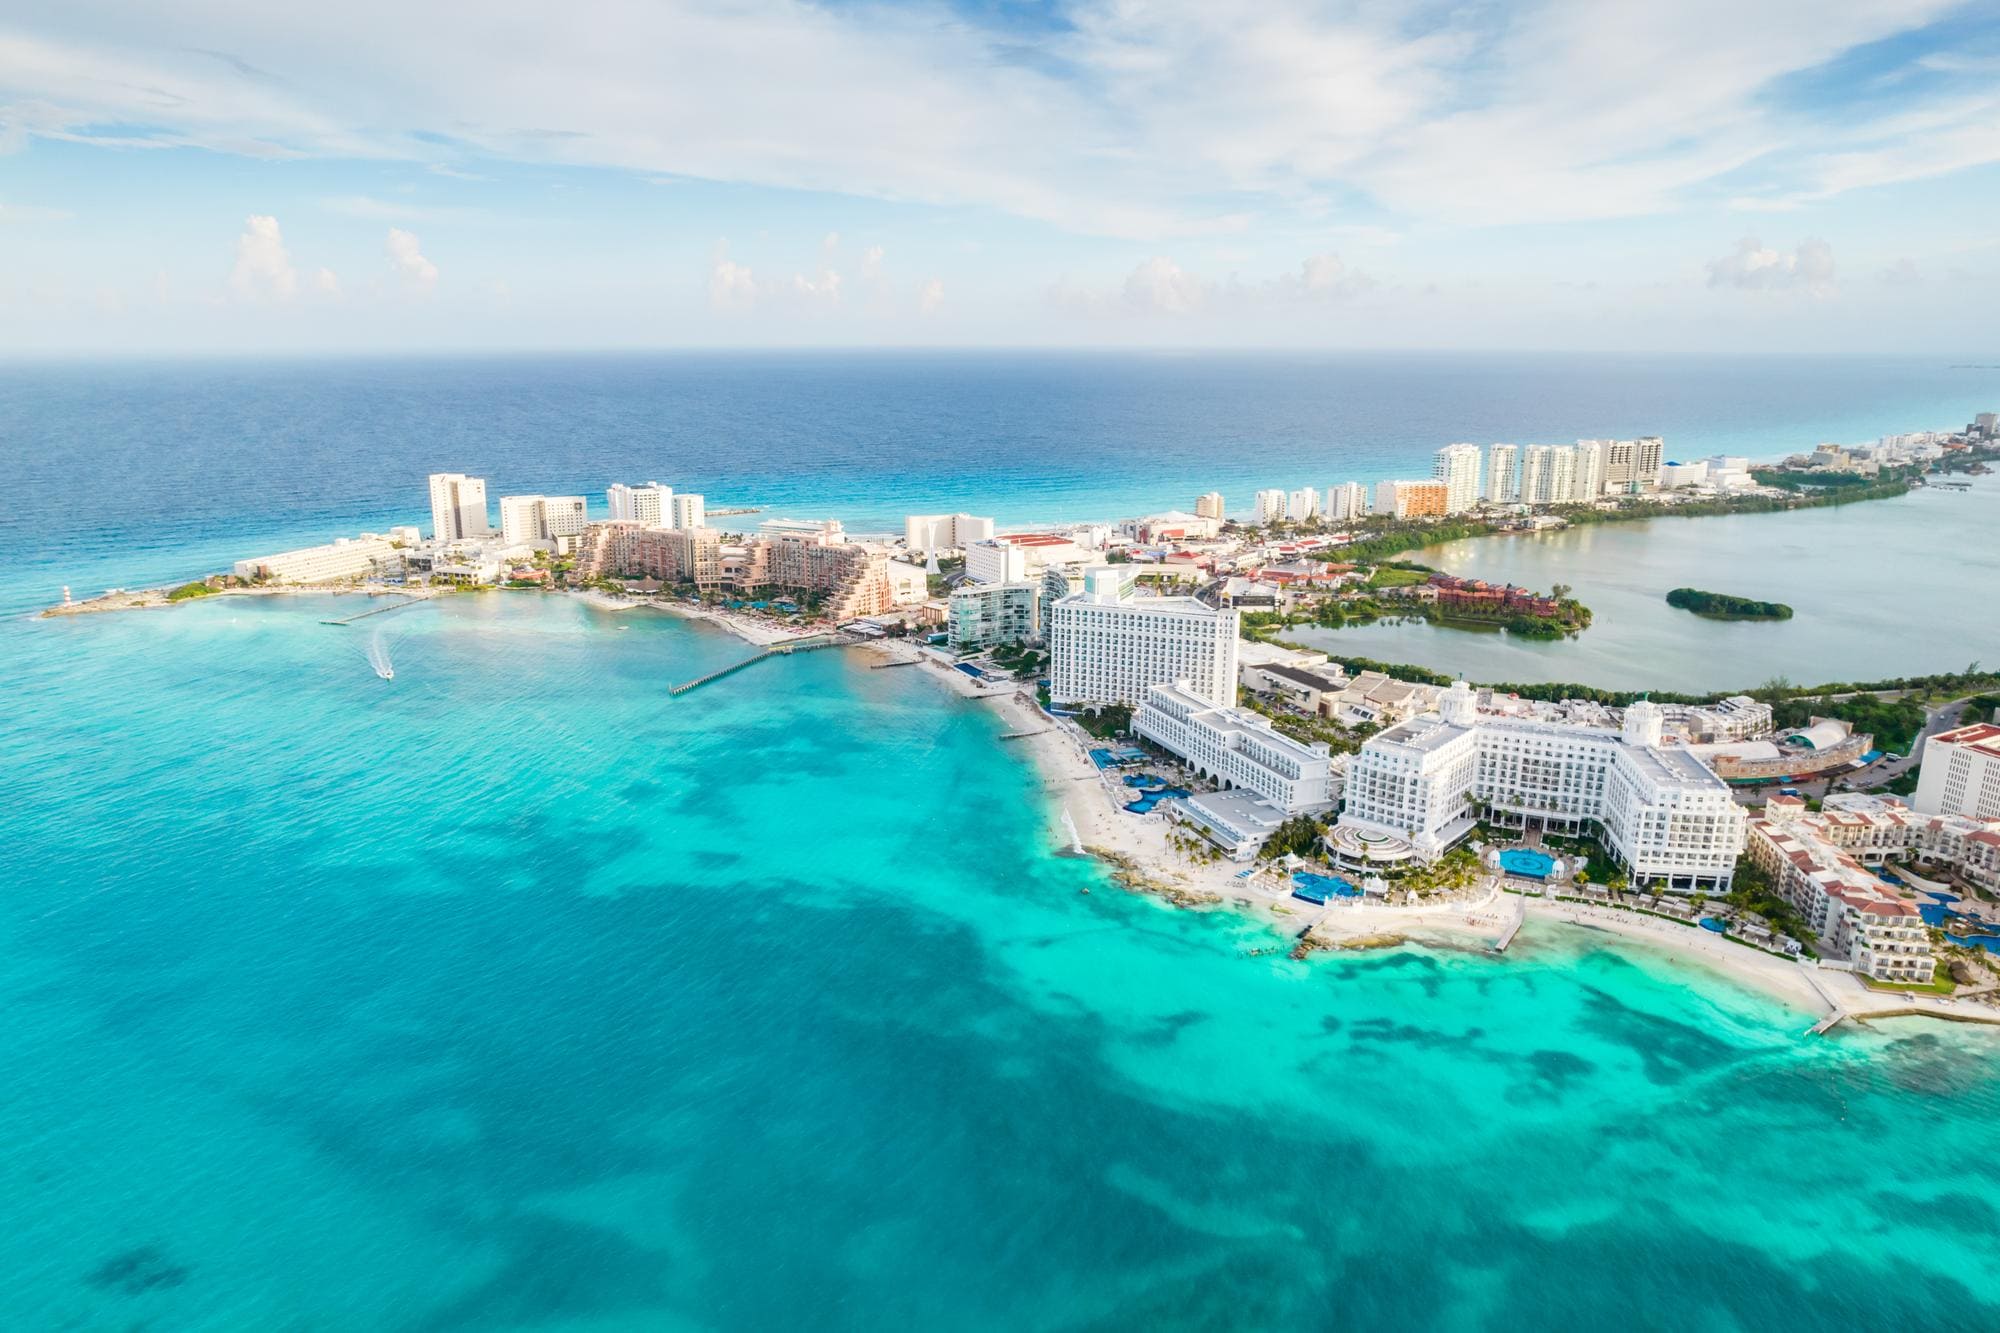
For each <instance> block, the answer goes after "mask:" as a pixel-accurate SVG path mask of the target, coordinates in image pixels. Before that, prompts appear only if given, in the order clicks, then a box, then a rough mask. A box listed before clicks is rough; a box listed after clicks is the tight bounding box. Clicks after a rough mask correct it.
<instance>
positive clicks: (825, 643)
mask: <svg viewBox="0 0 2000 1333" xmlns="http://www.w3.org/2000/svg"><path fill="white" fill-rule="evenodd" d="M860 642H862V640H860V639H849V638H843V637H840V636H836V635H831V634H812V635H807V636H805V637H803V638H798V639H787V640H785V641H784V642H782V643H771V644H766V645H765V646H764V647H763V648H762V649H760V650H759V651H758V652H756V653H753V654H751V655H750V656H749V657H746V658H743V659H742V660H741V661H737V662H731V663H730V664H729V665H728V666H723V667H717V668H716V669H715V670H713V671H711V672H709V673H708V674H707V675H705V676H696V677H695V678H694V679H693V680H684V681H682V682H681V683H680V684H678V685H675V686H672V687H671V688H669V689H668V690H667V694H668V696H669V697H672V696H676V695H682V694H686V693H687V692H688V691H689V690H696V689H700V688H701V687H702V686H704V685H706V684H708V683H709V682H711V681H717V680H721V679H722V678H723V677H724V676H733V675H735V674H736V673H737V672H739V671H741V670H742V669H743V668H744V667H748V666H755V665H757V663H759V662H764V661H768V660H770V659H771V658H773V657H790V656H791V655H792V654H793V653H812V652H818V651H819V650H820V649H822V648H848V647H852V646H853V645H854V644H856V643H860Z"/></svg>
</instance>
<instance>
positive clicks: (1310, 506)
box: [1285, 486, 1319, 523]
mask: <svg viewBox="0 0 2000 1333" xmlns="http://www.w3.org/2000/svg"><path fill="white" fill-rule="evenodd" d="M1285 517H1286V518H1289V519H1290V520H1292V522H1294V523H1303V522H1305V521H1306V520H1307V519H1312V518H1318V517H1319V492H1318V491H1317V490H1315V489H1314V488H1312V487H1311V486H1307V487H1305V488H1304V489H1302V490H1296V491H1293V492H1292V494H1291V498H1290V499H1288V500H1287V501H1286V502H1285Z"/></svg>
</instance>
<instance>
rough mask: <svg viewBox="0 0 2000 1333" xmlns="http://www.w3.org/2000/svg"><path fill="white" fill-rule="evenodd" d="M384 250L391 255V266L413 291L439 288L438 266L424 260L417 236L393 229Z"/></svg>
mask: <svg viewBox="0 0 2000 1333" xmlns="http://www.w3.org/2000/svg"><path fill="white" fill-rule="evenodd" d="M384 249H385V250H386V251H387V252H388V255H389V266H390V267H391V268H393V269H394V270H395V271H396V273H397V275H398V276H399V277H400V278H401V279H402V280H403V282H404V284H405V285H406V286H407V287H409V288H410V289H411V290H413V291H417V292H428V291H430V290H431V289H432V288H434V287H436V286H437V279H438V270H437V265H436V264H433V263H432V262H431V261H430V260H428V259H426V258H424V254H423V250H422V249H421V248H420V247H419V244H418V241H417V238H416V237H415V236H412V235H411V234H410V233H409V232H406V231H404V230H403V229H402V228H400V227H391V228H389V237H388V240H387V241H385V242H384Z"/></svg>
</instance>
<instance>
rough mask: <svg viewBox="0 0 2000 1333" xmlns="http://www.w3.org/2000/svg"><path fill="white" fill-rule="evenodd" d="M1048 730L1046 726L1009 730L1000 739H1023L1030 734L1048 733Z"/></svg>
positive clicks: (1040, 734)
mask: <svg viewBox="0 0 2000 1333" xmlns="http://www.w3.org/2000/svg"><path fill="white" fill-rule="evenodd" d="M1048 730H1049V729H1048V728H1047V727H1042V728H1040V729H1039V730H1036V731H1010V732H1008V733H1007V734H1006V735H1004V736H1002V737H1001V738H1000V739H1001V740H1003V741H1024V740H1026V739H1028V737H1030V736H1043V735H1046V734H1048Z"/></svg>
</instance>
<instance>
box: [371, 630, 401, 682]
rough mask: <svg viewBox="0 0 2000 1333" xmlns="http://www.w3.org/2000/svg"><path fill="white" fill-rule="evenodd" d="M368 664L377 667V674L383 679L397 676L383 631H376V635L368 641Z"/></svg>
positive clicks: (391, 678)
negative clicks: (383, 637)
mask: <svg viewBox="0 0 2000 1333" xmlns="http://www.w3.org/2000/svg"><path fill="white" fill-rule="evenodd" d="M368 665H369V666H372V667H374V668H375V674H376V675H378V676H380V677H381V678H382V679H383V680H394V679H395V678H396V667H395V664H394V663H392V662H391V661H390V660H389V645H388V644H387V643H386V642H384V641H383V639H382V632H381V631H380V630H377V631H375V637H374V638H372V639H370V640H369V641H368Z"/></svg>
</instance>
